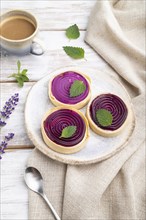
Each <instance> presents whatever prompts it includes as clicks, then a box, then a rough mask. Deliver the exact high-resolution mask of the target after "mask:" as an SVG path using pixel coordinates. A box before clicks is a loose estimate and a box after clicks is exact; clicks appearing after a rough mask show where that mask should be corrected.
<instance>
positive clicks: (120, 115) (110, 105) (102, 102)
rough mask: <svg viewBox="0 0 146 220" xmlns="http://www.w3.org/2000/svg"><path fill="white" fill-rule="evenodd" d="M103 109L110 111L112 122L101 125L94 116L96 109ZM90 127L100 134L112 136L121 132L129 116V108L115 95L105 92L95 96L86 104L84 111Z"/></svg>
mask: <svg viewBox="0 0 146 220" xmlns="http://www.w3.org/2000/svg"><path fill="white" fill-rule="evenodd" d="M100 109H104V110H106V111H108V112H110V113H111V115H112V118H113V120H112V123H111V125H108V126H102V125H101V124H100V123H99V121H98V119H97V116H96V113H97V111H98V110H100ZM86 115H87V118H88V122H89V125H90V127H91V129H92V130H93V131H94V132H95V133H96V134H99V135H101V136H105V137H114V136H117V135H118V134H120V133H121V132H122V130H123V129H124V128H125V126H126V125H127V123H128V122H129V121H130V118H131V116H130V115H131V109H130V107H129V106H127V105H126V104H125V102H124V101H123V100H122V99H121V98H120V97H118V96H117V95H114V94H111V93H107V94H100V95H98V96H96V97H95V98H94V99H93V100H91V101H90V103H89V104H88V106H87V112H86Z"/></svg>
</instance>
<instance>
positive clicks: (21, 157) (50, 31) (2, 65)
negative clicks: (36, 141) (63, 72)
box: [0, 0, 105, 220]
mask: <svg viewBox="0 0 146 220" xmlns="http://www.w3.org/2000/svg"><path fill="white" fill-rule="evenodd" d="M94 4H95V1H94V0H82V1H80V0H74V1H71V0H68V1H67V0H66V1H62V0H58V1H55V0H52V1H51V0H46V1H42V0H40V1H35V0H29V1H22V0H21V1H12V0H10V1H5V0H1V8H0V9H1V13H3V12H5V11H7V10H10V9H24V10H27V11H29V12H31V13H33V14H34V15H35V16H36V17H37V19H38V21H39V26H40V33H39V37H40V38H41V39H42V40H43V41H44V43H45V46H46V52H45V54H44V55H42V56H34V55H27V56H24V57H16V56H1V58H0V86H1V97H0V98H1V108H2V106H3V105H4V103H5V101H6V100H7V99H8V98H9V97H10V96H11V95H13V94H14V93H15V92H18V93H19V95H20V102H19V104H18V106H17V107H16V110H15V112H14V113H13V114H12V116H11V118H10V119H9V120H8V124H7V125H6V126H5V127H4V128H2V130H1V138H2V137H3V136H4V135H5V134H7V133H8V132H10V131H11V132H14V133H15V138H14V139H13V140H12V141H11V145H10V146H9V147H8V150H7V151H6V153H5V154H4V155H3V159H2V160H1V161H0V165H1V194H0V195H1V219H2V220H13V219H14V220H18V219H22V220H27V219H28V195H27V188H26V186H25V184H24V180H23V172H24V169H25V165H26V162H27V158H28V157H29V155H30V153H31V151H32V149H33V148H34V146H33V145H32V143H31V141H30V140H29V139H28V137H27V134H26V131H25V126H24V106H25V100H26V97H27V94H28V91H29V90H30V88H31V87H32V85H33V84H34V83H35V82H36V81H38V80H39V79H41V78H42V77H43V76H45V75H46V74H49V73H50V72H51V71H53V70H55V69H56V68H60V67H64V66H74V65H75V66H84V67H85V66H88V67H94V68H97V69H100V70H102V69H103V68H104V67H105V63H104V61H103V60H102V59H101V58H100V57H99V56H98V55H97V54H96V53H95V52H94V51H93V50H92V49H91V48H90V47H89V46H88V45H87V44H86V43H85V42H84V35H85V31H86V27H87V22H88V17H89V15H90V11H91V9H92V7H93V6H94ZM75 23H76V24H77V25H78V26H79V28H80V32H81V36H80V38H79V39H77V40H72V41H69V40H68V39H67V38H66V36H65V29H66V28H67V27H69V26H70V25H72V24H75ZM66 45H70V46H72V45H74V46H80V47H83V48H84V49H85V56H86V60H87V61H86V60H84V59H83V60H73V59H71V58H70V57H68V56H67V55H66V54H65V52H64V51H63V49H62V47H63V46H66ZM18 59H19V60H20V61H21V63H22V67H24V68H27V69H28V76H29V78H30V82H28V83H25V85H24V87H23V88H19V87H18V86H17V84H16V83H15V82H14V81H13V79H11V78H8V76H9V75H10V74H12V73H13V72H15V70H16V62H17V60H18Z"/></svg>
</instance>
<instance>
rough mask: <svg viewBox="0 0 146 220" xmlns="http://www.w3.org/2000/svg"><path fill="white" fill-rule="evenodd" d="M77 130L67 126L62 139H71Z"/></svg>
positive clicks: (75, 127) (74, 127)
mask: <svg viewBox="0 0 146 220" xmlns="http://www.w3.org/2000/svg"><path fill="white" fill-rule="evenodd" d="M76 130H77V126H67V127H65V128H64V129H63V130H62V133H61V136H60V138H70V137H72V136H73V135H74V133H75V132H76Z"/></svg>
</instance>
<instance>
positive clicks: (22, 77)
mask: <svg viewBox="0 0 146 220" xmlns="http://www.w3.org/2000/svg"><path fill="white" fill-rule="evenodd" d="M17 68H18V69H17V73H13V74H12V75H10V76H9V78H10V77H13V78H15V80H16V81H17V83H18V85H19V86H20V87H23V85H24V82H28V81H29V78H28V76H27V71H28V70H27V69H23V70H22V71H20V69H21V62H20V61H19V60H18V61H17Z"/></svg>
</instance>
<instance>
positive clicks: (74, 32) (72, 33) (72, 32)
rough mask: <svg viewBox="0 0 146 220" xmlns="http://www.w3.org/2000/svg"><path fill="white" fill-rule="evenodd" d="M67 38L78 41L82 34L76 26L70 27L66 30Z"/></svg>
mask: <svg viewBox="0 0 146 220" xmlns="http://www.w3.org/2000/svg"><path fill="white" fill-rule="evenodd" d="M66 36H67V37H68V38H69V39H77V38H79V36H80V32H79V28H78V26H77V25H76V24H74V25H72V26H70V27H68V28H67V29H66Z"/></svg>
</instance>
